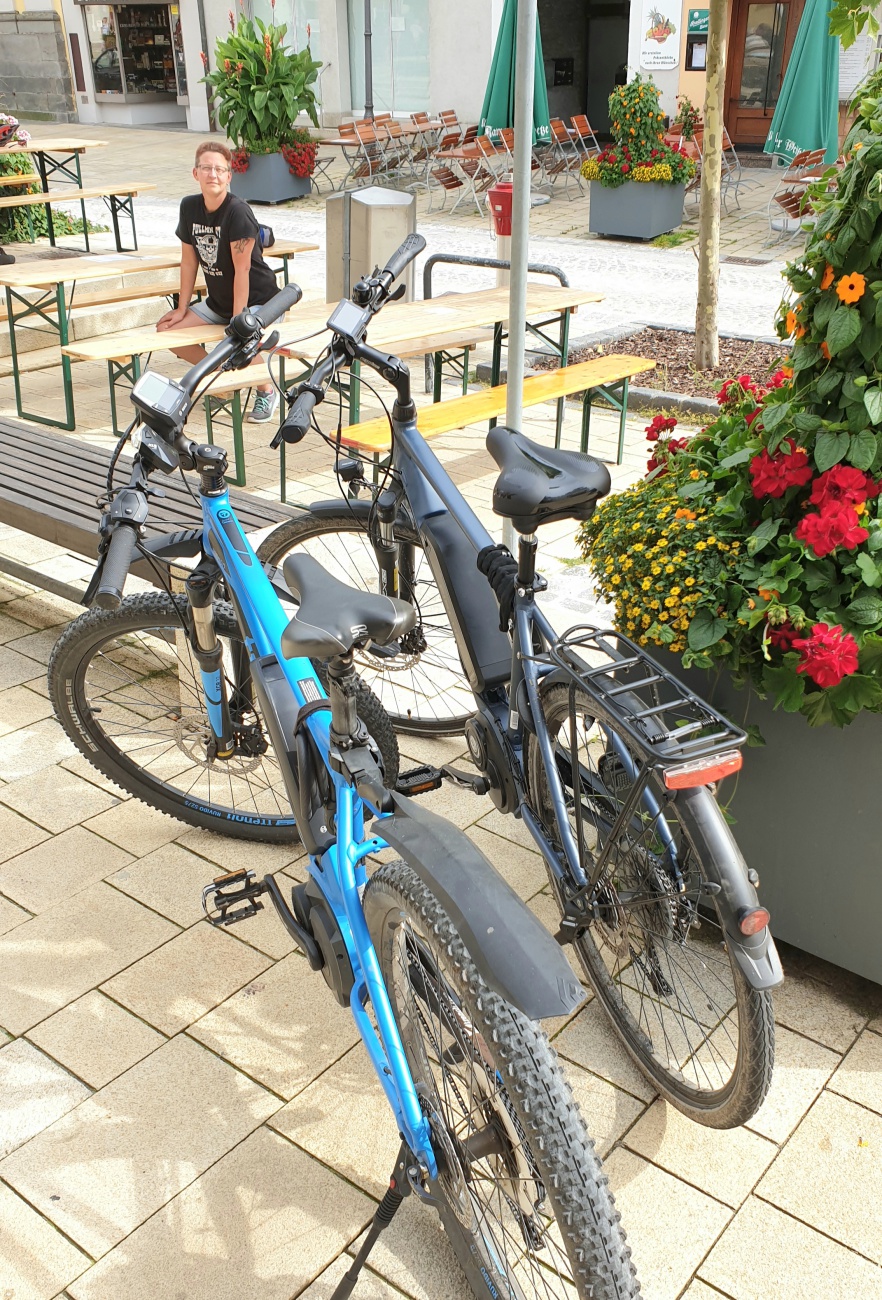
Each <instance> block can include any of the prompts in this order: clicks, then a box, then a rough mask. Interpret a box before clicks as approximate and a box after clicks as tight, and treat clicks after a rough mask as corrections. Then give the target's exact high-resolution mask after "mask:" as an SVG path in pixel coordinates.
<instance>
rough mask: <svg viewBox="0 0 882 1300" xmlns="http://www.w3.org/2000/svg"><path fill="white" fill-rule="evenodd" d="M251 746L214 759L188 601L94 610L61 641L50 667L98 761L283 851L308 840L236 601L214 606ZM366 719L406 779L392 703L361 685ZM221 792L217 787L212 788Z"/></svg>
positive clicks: (139, 788) (58, 694) (115, 774)
mask: <svg viewBox="0 0 882 1300" xmlns="http://www.w3.org/2000/svg"><path fill="white" fill-rule="evenodd" d="M214 612H215V626H216V631H217V634H218V637H219V638H220V640H221V643H222V644H223V645H224V669H225V673H226V676H227V681H228V691H229V696H230V707H231V711H232V712H233V713H234V716H235V717H236V718H237V719H238V723H239V735H240V741H241V748H237V753H236V754H235V755H234V758H233V759H232V760H229V761H226V762H225V761H222V760H218V759H216V758H209V757H208V753H207V751H206V742H207V738H208V737H209V736H210V729H209V727H208V719H207V716H206V714H205V709H204V705H203V703H202V694H201V683H200V684H199V685H198V686H197V683H198V682H199V678H198V670H197V665H196V662H195V659H194V658H193V653H192V649H191V648H190V645H189V642H188V641H187V639H186V636H185V633H184V631H183V628H184V626H185V622H184V620H185V619H186V617H187V600H186V597H185V596H176V597H175V600H174V603H172V600H171V598H170V597H169V596H168V595H167V594H165V593H148V594H144V595H137V596H129V597H127V598H126V599H125V600H124V601H123V602H122V604H121V605H120V606H119V608H118V609H116V610H113V611H106V610H100V609H93V610H89V611H88V612H87V613H85V614H82V615H81V616H80V617H79V618H78V619H76V621H75V622H73V623H71V624H70V625H69V626H68V627H67V628H65V630H64V632H63V633H62V634H61V636H60V637H59V639H58V641H57V642H56V644H55V647H54V649H53V651H52V656H51V658H50V661H49V694H50V698H51V700H52V704H53V706H54V708H55V714H56V717H57V718H58V720H59V722H60V723H61V725H62V726H63V727H64V730H65V731H66V732H67V734H68V736H69V737H70V738H71V740H72V741H73V742H74V744H75V745H76V746H77V748H78V749H79V750H80V751H81V752H82V753H83V754H85V756H86V758H87V759H88V760H89V761H90V763H92V764H93V766H94V767H96V768H97V769H98V770H99V771H100V772H102V773H103V774H104V775H105V776H106V777H109V778H110V780H111V781H113V782H115V783H116V784H117V785H118V786H120V787H121V788H122V789H124V790H128V791H129V792H130V793H131V794H133V795H134V796H135V797H136V798H138V799H140V800H142V802H144V803H146V804H149V805H150V807H152V808H157V809H159V810H160V811H161V812H165V813H169V814H171V816H172V817H177V818H178V819H179V820H180V821H183V822H187V823H188V824H189V825H191V826H198V827H201V828H203V829H206V830H211V831H216V832H217V833H219V834H223V835H228V836H232V837H235V838H240V839H249V840H261V841H264V842H266V843H272V844H290V843H296V842H297V840H298V839H299V835H298V832H297V829H296V827H295V825H294V819H293V815H292V812H291V806H290V803H289V800H288V796H287V792H286V790H285V785H284V781H283V779H282V774H281V771H280V769H279V765H278V762H277V761H276V759H275V755H274V753H273V748H272V742H271V741H270V740H269V736H268V734H267V733H266V731H265V728H264V727H263V725H262V721H261V718H260V712H259V708H258V706H257V705H256V702H255V701H254V700H253V699H252V698H251V693H250V689H249V687H250V673H249V671H248V656H247V653H246V652H245V648H244V642H243V639H242V634H241V630H240V628H239V625H238V622H237V620H236V616H235V613H234V611H233V608H232V606H230V605H228V604H226V603H225V602H219V603H217V604H216V605H215V607H214ZM358 714H359V717H360V718H361V719H362V720H363V721H364V722H365V724H366V726H367V728H368V730H369V731H370V733H371V735H372V736H373V738H374V740H375V741H376V742H377V745H378V746H379V749H380V752H381V754H382V756H383V761H384V766H385V771H386V779H387V781H388V782H389V783H390V784H391V785H394V783H395V782H396V781H397V779H398V742H397V740H396V738H395V733H394V731H393V730H392V726H391V724H390V722H389V719H388V718H387V717H386V715H385V713H384V711H383V707H382V705H381V704H380V702H379V700H378V699H377V698H376V696H374V695H373V693H372V692H371V691H370V690H369V689H368V688H367V687H366V686H365V685H364V683H362V682H359V683H358ZM212 786H213V787H214V788H212Z"/></svg>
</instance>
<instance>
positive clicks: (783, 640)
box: [768, 622, 799, 653]
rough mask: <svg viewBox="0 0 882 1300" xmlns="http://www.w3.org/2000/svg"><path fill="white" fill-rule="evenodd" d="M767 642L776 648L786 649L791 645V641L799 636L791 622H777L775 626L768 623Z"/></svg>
mask: <svg viewBox="0 0 882 1300" xmlns="http://www.w3.org/2000/svg"><path fill="white" fill-rule="evenodd" d="M768 629H769V642H770V644H771V645H773V646H774V647H775V649H776V650H783V651H785V653H786V651H788V650H790V649H791V647H792V646H793V642H794V641H795V640H796V638H797V637H798V636H799V632H798V631H797V630H796V628H795V627H794V626H793V624H792V623H790V622H787V623H779V624H778V625H777V627H776V626H773V624H771V623H769V624H768Z"/></svg>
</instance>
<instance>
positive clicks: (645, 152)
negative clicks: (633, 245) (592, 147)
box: [582, 75, 695, 239]
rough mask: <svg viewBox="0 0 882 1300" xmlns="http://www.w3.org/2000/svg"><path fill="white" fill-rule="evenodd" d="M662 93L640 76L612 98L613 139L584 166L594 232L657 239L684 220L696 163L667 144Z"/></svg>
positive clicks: (583, 172)
mask: <svg viewBox="0 0 882 1300" xmlns="http://www.w3.org/2000/svg"><path fill="white" fill-rule="evenodd" d="M658 97H659V89H658V87H657V86H656V84H655V82H654V81H653V80H652V77H643V76H640V75H638V76H636V77H635V78H634V80H633V81H630V82H628V84H627V85H626V86H617V87H616V89H615V90H614V91H613V93H612V94H611V95H610V97H609V115H610V121H611V123H612V132H613V141H614V143H613V144H612V145H610V146H609V147H608V148H607V149H603V150H602V151H601V152H600V153H599V154H598V156H597V157H596V158H589V159H588V160H587V161H586V162H584V163H583V164H582V175H583V176H584V177H585V179H586V180H588V181H590V182H591V198H590V207H589V211H588V229H589V230H590V231H591V232H592V233H593V234H596V235H620V236H632V237H635V238H637V239H653V238H654V237H655V236H656V235H661V234H664V233H665V232H666V231H668V230H674V229H675V228H676V227H677V226H679V225H680V223H681V221H682V220H683V199H684V196H685V193H686V185H687V183H688V181H690V180H691V179H692V177H693V176H694V175H695V163H694V162H692V160H691V159H690V158H687V157H686V155H685V153H683V152H682V151H681V150H680V149H673V148H671V147H670V145H667V144H665V142H664V131H663V129H662V124H663V122H664V114H663V113H662V111H661V109H660V107H659V102H658ZM635 186H636V187H637V188H635Z"/></svg>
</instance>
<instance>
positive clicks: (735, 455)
mask: <svg viewBox="0 0 882 1300" xmlns="http://www.w3.org/2000/svg"><path fill="white" fill-rule="evenodd" d="M768 427H769V426H768V425H766V428H768ZM755 455H756V452H755V451H754V449H753V448H752V447H739V448H738V450H737V451H733V452H732V455H731V456H726V457H725V458H724V459H723V460H721V461H720V469H731V468H732V466H733V465H743V464H744V463H745V462H746V461H748V460H752V459H753V457H754V456H755Z"/></svg>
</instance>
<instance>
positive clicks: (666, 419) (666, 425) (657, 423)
mask: <svg viewBox="0 0 882 1300" xmlns="http://www.w3.org/2000/svg"><path fill="white" fill-rule="evenodd" d="M676 427H677V421H676V420H675V419H674V417H673V416H672V415H669V416H664V415H655V416H653V418H652V421H651V423H650V424H647V426H646V437H647V440H648V441H649V442H658V440H659V438H660V437H661V435H662V434H663V433H670V432H671V431H672V430H673V429H676Z"/></svg>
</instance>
